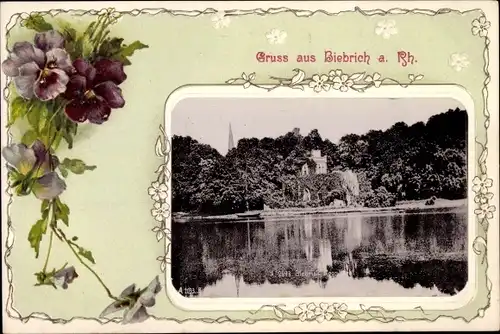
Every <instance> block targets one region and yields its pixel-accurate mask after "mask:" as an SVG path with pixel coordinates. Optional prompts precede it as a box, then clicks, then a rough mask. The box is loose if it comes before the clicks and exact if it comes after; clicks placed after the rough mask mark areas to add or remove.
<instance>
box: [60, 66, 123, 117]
mask: <svg viewBox="0 0 500 334" xmlns="http://www.w3.org/2000/svg"><path fill="white" fill-rule="evenodd" d="M73 66H74V68H75V70H76V74H74V75H73V76H71V78H70V80H69V83H68V86H67V90H66V93H65V94H64V96H65V97H66V99H68V100H70V102H69V103H68V105H67V106H66V109H65V111H66V115H67V116H68V117H69V118H70V119H71V120H72V121H74V122H85V121H87V120H88V121H89V122H91V123H94V124H102V123H103V122H105V121H107V120H108V118H109V115H110V114H111V109H116V108H122V107H123V106H124V105H125V100H124V99H123V96H122V91H121V89H120V87H118V85H119V84H121V83H122V82H123V81H125V79H126V78H127V75H126V74H125V72H124V71H123V64H122V63H121V62H119V61H117V60H110V59H100V60H97V61H96V62H95V63H94V64H93V65H92V64H90V63H89V62H87V61H86V60H83V59H76V60H75V61H74V62H73Z"/></svg>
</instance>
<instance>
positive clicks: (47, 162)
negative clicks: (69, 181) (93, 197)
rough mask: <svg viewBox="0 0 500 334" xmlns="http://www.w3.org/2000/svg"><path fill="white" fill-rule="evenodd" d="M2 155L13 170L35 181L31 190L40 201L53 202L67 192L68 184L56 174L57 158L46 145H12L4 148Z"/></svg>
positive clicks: (39, 142) (37, 141) (36, 142)
mask: <svg viewBox="0 0 500 334" xmlns="http://www.w3.org/2000/svg"><path fill="white" fill-rule="evenodd" d="M2 155H3V157H4V158H5V160H7V162H8V163H9V165H10V166H11V168H14V169H15V170H16V171H17V172H18V173H19V174H21V175H22V176H24V177H29V178H30V179H33V180H34V183H33V185H32V188H31V190H32V191H33V194H34V195H35V196H36V197H37V198H38V199H40V200H52V199H54V198H56V197H57V196H59V195H60V194H61V193H62V192H63V191H64V190H66V183H65V182H64V180H62V179H61V178H60V177H59V175H58V174H57V173H56V172H54V171H53V170H54V168H56V167H57V166H56V165H57V163H58V161H57V158H56V157H54V156H52V155H50V154H49V152H48V151H47V149H46V148H45V145H44V144H43V143H42V142H41V141H39V140H36V141H35V142H34V143H33V145H32V146H31V147H27V146H26V145H24V144H12V145H10V146H7V147H4V149H3V150H2Z"/></svg>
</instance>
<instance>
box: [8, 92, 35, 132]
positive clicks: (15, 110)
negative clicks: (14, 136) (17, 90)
mask: <svg viewBox="0 0 500 334" xmlns="http://www.w3.org/2000/svg"><path fill="white" fill-rule="evenodd" d="M29 105H30V101H29V100H25V99H23V98H22V97H20V96H18V97H16V98H15V99H14V100H12V102H11V103H10V117H9V122H8V124H7V126H11V125H12V124H14V122H15V121H16V120H17V119H19V118H23V117H24V116H26V114H27V113H28V110H29Z"/></svg>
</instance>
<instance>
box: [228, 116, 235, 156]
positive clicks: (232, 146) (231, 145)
mask: <svg viewBox="0 0 500 334" xmlns="http://www.w3.org/2000/svg"><path fill="white" fill-rule="evenodd" d="M233 148H234V139H233V130H232V129H231V123H229V140H228V143H227V150H228V151H231V150H232V149H233Z"/></svg>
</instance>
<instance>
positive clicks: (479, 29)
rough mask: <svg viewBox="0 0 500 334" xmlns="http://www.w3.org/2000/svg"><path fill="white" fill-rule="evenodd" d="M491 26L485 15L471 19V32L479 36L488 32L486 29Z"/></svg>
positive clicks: (484, 35)
mask: <svg viewBox="0 0 500 334" xmlns="http://www.w3.org/2000/svg"><path fill="white" fill-rule="evenodd" d="M490 27H491V22H490V21H486V17H484V16H481V17H480V18H478V19H474V20H473V21H472V29H471V30H472V34H473V35H479V36H480V37H486V35H487V34H488V29H489V28H490Z"/></svg>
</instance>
